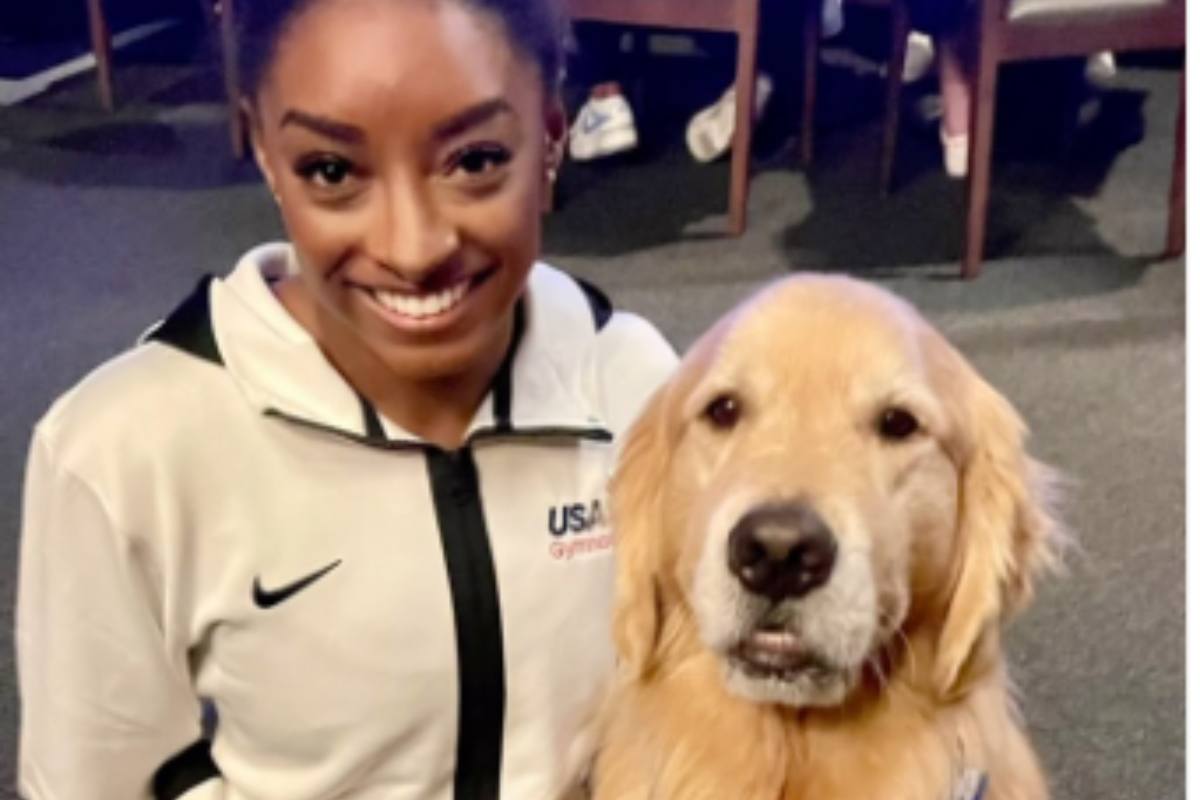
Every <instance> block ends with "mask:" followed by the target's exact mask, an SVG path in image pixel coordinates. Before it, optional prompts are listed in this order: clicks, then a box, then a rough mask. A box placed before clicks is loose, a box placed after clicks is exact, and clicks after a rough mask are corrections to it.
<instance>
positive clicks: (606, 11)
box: [566, 0, 809, 236]
mask: <svg viewBox="0 0 1200 800" xmlns="http://www.w3.org/2000/svg"><path fill="white" fill-rule="evenodd" d="M804 1H805V2H808V1H809V0H804ZM566 7H567V11H568V14H569V15H570V17H571V19H573V20H581V21H596V22H611V23H616V24H620V25H634V26H646V27H653V28H664V29H668V30H703V31H720V32H725V33H733V34H735V35H736V36H737V45H738V46H737V74H736V78H735V87H736V88H735V90H734V91H735V95H736V98H737V124H736V128H735V133H734V139H733V157H732V165H731V167H730V181H729V232H730V234H731V235H733V236H741V235H742V233H744V232H745V230H746V204H747V199H748V195H749V187H750V140H751V135H752V133H753V128H754V91H755V89H754V85H755V73H756V71H757V64H758V20H759V0H567V3H566Z"/></svg>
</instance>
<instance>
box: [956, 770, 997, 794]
mask: <svg viewBox="0 0 1200 800" xmlns="http://www.w3.org/2000/svg"><path fill="white" fill-rule="evenodd" d="M987 789H988V777H987V773H986V772H982V771H980V770H977V769H971V768H970V767H967V768H964V769H962V770H960V771H959V773H958V779H957V780H956V781H955V782H954V788H953V789H952V790H951V792H950V800H986V798H987Z"/></svg>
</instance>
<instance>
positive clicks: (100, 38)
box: [87, 0, 246, 158]
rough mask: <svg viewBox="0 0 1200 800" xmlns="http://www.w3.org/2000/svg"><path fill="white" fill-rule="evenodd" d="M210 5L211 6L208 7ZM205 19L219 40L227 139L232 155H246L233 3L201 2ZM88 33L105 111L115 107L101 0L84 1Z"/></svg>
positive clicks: (109, 40)
mask: <svg viewBox="0 0 1200 800" xmlns="http://www.w3.org/2000/svg"><path fill="white" fill-rule="evenodd" d="M210 2H211V3H212V5H210ZM200 3H201V5H202V6H203V7H204V12H205V16H206V18H208V19H209V21H210V22H211V23H213V24H214V25H216V26H217V28H218V30H219V32H220V38H221V67H222V70H221V71H222V77H223V79H224V82H225V95H226V101H227V102H228V104H229V138H230V143H231V144H232V146H233V152H234V155H236V156H237V157H238V158H241V157H242V156H244V155H245V154H246V128H245V123H244V120H243V119H242V113H241V108H240V107H239V103H238V88H237V84H238V78H237V76H238V68H237V49H236V47H235V46H234V35H233V31H234V29H233V14H234V0H200ZM87 12H88V31H89V33H90V34H91V43H92V53H93V55H94V56H95V58H96V90H97V93H98V94H99V96H100V105H101V106H102V107H103V108H104V110H105V111H112V110H113V109H114V107H115V105H116V104H115V100H114V97H115V92H114V91H113V54H112V33H111V30H110V28H109V25H108V17H107V15H106V14H105V13H104V0H87Z"/></svg>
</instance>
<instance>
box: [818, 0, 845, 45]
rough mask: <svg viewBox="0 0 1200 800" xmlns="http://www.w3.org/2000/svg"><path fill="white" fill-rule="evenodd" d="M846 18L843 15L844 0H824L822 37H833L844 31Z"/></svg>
mask: <svg viewBox="0 0 1200 800" xmlns="http://www.w3.org/2000/svg"><path fill="white" fill-rule="evenodd" d="M845 26H846V19H845V17H844V16H843V15H842V0H822V2H821V38H822V39H832V38H833V37H834V36H837V35H838V34H839V33H841V32H842V28H844V27H845Z"/></svg>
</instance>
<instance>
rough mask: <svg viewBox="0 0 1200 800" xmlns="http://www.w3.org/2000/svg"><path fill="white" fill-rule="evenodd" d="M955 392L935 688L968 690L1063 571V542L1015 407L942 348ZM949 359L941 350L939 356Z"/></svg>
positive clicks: (1044, 470) (949, 393)
mask: <svg viewBox="0 0 1200 800" xmlns="http://www.w3.org/2000/svg"><path fill="white" fill-rule="evenodd" d="M944 347H945V348H946V350H947V351H950V352H948V353H946V355H947V356H948V357H949V361H950V362H951V363H952V364H953V372H954V373H956V374H955V376H954V379H953V383H954V385H953V386H951V387H944V388H943V393H942V396H943V397H946V398H949V399H950V402H951V403H952V404H953V403H957V407H955V408H952V409H951V414H952V416H953V417H955V418H956V423H955V424H956V427H958V428H959V429H960V430H959V431H958V435H957V436H956V437H955V438H956V440H957V441H956V444H955V446H954V448H953V449H954V450H956V451H957V457H958V458H959V463H960V481H959V504H958V528H957V537H958V540H957V553H958V560H957V564H956V565H955V567H954V569H956V572H955V573H953V577H952V587H953V588H952V591H951V594H950V599H949V606H948V610H947V613H946V617H945V621H944V623H943V626H942V629H941V632H940V635H939V639H938V646H937V657H936V661H935V666H934V670H935V675H934V678H935V681H936V688H937V689H938V691H939V692H941V693H942V694H943V695H946V696H953V695H956V694H958V693H959V692H961V691H963V690H964V689H965V688H966V687H967V686H968V685H969V684H970V679H971V675H972V674H973V673H974V672H975V669H976V668H977V667H980V666H983V664H984V663H986V662H987V660H989V659H990V658H992V657H994V654H995V652H996V648H997V647H998V645H999V641H998V636H999V629H1000V626H1001V624H1002V623H1003V622H1004V621H1005V620H1006V619H1007V618H1008V617H1009V616H1010V615H1012V614H1013V613H1015V612H1017V611H1019V610H1020V609H1022V608H1023V607H1024V606H1025V605H1026V604H1027V603H1028V601H1029V600H1030V598H1031V596H1032V593H1033V582H1034V579H1035V578H1036V577H1037V576H1038V575H1039V574H1040V573H1041V572H1042V571H1044V569H1045V568H1047V567H1050V566H1053V565H1056V564H1057V563H1058V559H1059V554H1060V553H1061V544H1062V542H1063V541H1064V536H1063V533H1062V530H1061V528H1060V527H1059V525H1058V523H1057V521H1056V519H1055V517H1054V514H1053V510H1052V509H1053V501H1054V499H1055V488H1056V485H1057V479H1056V476H1055V474H1054V472H1053V471H1052V470H1051V469H1050V468H1048V467H1046V466H1044V465H1043V464H1040V463H1039V462H1037V461H1036V460H1034V459H1033V458H1032V457H1030V456H1029V455H1028V453H1027V452H1026V450H1025V439H1026V436H1027V429H1026V427H1025V424H1024V422H1023V421H1022V420H1021V418H1020V416H1019V415H1018V414H1017V412H1016V410H1015V409H1014V408H1013V407H1012V405H1011V404H1010V403H1009V402H1008V401H1007V400H1006V399H1005V398H1004V397H1003V396H1002V395H1001V394H1000V393H999V392H997V391H996V390H995V389H994V388H992V387H991V386H990V385H989V384H988V383H987V382H986V381H984V380H983V378H981V377H980V376H979V375H978V373H976V372H975V371H974V370H973V369H972V368H971V367H970V365H968V364H967V363H966V361H965V359H963V358H962V356H961V355H959V354H958V353H957V352H953V350H952V348H950V347H949V345H944ZM943 352H944V353H945V351H943Z"/></svg>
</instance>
